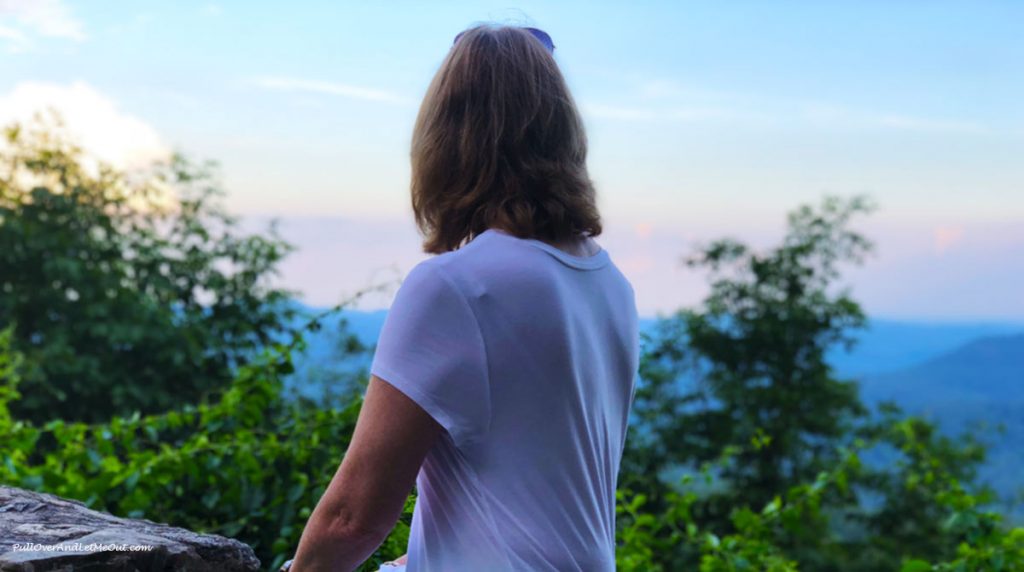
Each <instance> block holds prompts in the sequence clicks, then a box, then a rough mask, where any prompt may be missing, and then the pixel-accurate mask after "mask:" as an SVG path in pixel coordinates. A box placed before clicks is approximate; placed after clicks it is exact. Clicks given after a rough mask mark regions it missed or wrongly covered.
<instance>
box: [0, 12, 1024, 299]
mask: <svg viewBox="0 0 1024 572" xmlns="http://www.w3.org/2000/svg"><path fill="white" fill-rule="evenodd" d="M510 6H514V7H510ZM485 20H497V21H502V22H511V23H518V24H530V25H534V26H538V27H541V28H543V29H545V30H547V31H548V32H549V33H550V34H551V35H552V37H553V38H554V42H555V44H556V46H557V49H556V52H555V53H556V59H557V60H558V62H559V64H560V66H561V67H562V69H563V72H564V73H565V75H566V78H567V80H568V82H569V84H570V87H571V89H572V90H573V92H574V95H575V97H576V99H577V102H578V103H579V104H580V106H581V109H582V111H583V114H584V118H585V120H586V122H587V127H588V130H589V136H590V140H591V156H590V166H591V172H592V175H593V177H594V179H595V181H596V182H597V184H598V190H599V194H600V200H601V207H602V209H603V212H604V213H605V217H606V223H607V229H608V232H607V235H606V236H605V237H604V242H602V241H601V240H600V239H599V242H602V244H603V245H604V246H605V247H606V248H607V249H608V250H609V251H610V252H611V253H612V255H613V257H615V256H618V257H619V258H620V259H621V266H623V268H624V270H625V271H626V272H627V275H628V276H629V277H630V278H631V279H632V280H633V281H634V283H635V285H636V286H637V289H638V294H639V296H640V303H641V309H642V311H644V312H645V313H652V312H655V311H669V310H672V309H675V308H677V307H679V306H680V305H682V304H690V303H693V302H694V301H696V300H698V299H699V297H700V295H701V293H702V291H703V287H702V283H701V279H700V277H699V276H696V275H693V274H691V273H689V272H687V271H685V270H683V269H681V268H679V267H678V264H677V259H678V256H679V255H681V254H683V253H685V252H686V251H687V250H688V249H689V248H690V247H692V244H693V242H694V241H706V240H709V239H712V238H715V237H718V236H721V235H724V234H730V235H734V236H738V237H740V238H745V239H748V240H751V241H754V242H755V243H760V244H767V243H768V242H770V241H771V240H772V239H773V238H777V236H778V233H779V232H780V230H781V224H782V221H783V216H784V213H785V212H786V211H788V210H790V209H792V208H793V207H795V206H796V205H798V204H800V203H802V202H807V201H816V200H818V198H819V197H821V196H822V194H824V193H837V194H850V193H869V194H871V195H872V196H873V197H874V198H875V199H876V200H877V201H878V203H879V204H880V206H881V210H880V211H879V212H878V213H877V214H875V215H873V216H872V217H871V219H870V220H869V221H867V222H866V223H865V224H864V225H863V228H864V229H865V230H866V231H868V232H869V233H870V234H871V235H872V236H873V237H875V238H876V239H877V241H878V243H879V255H878V257H876V258H875V259H873V260H872V261H869V264H868V266H867V267H865V268H864V269H862V270H859V271H857V272H855V273H854V274H853V275H852V276H851V278H852V279H853V283H854V286H855V293H860V298H861V299H862V300H864V302H865V305H866V307H867V309H868V310H869V311H870V312H872V313H876V314H884V315H887V316H897V317H910V318H928V319H943V318H986V319H1000V318H1002V319H1024V296H1021V295H1020V290H1021V285H1024V255H1022V254H1021V253H1022V252H1024V250H1022V248H1024V160H1021V157H1024V74H1022V73H1021V69H1022V68H1021V63H1020V62H1022V61H1024V37H1022V36H1021V34H1020V33H1019V31H1020V24H1021V22H1024V3H1019V2H914V1H896V2H882V1H877V2H872V1H855V2H838V1H837V2H827V3H826V2H810V1H806V2H729V3H722V2H700V3H698V2H640V3H618V4H611V3H601V2H544V3H539V2H520V3H518V4H515V5H512V4H509V3H506V2H501V3H497V2H389V3H369V2H366V3H339V2H301V3H299V2H294V3H280V2H215V3H210V2H173V3H169V2H103V1H90V2H69V1H65V2H59V1H56V0H34V1H26V0H15V1H11V0H7V1H6V2H0V119H2V120H4V121H9V120H10V119H12V118H14V119H17V118H19V117H21V116H23V115H24V114H26V113H27V112H28V111H27V110H28V109H30V108H32V107H33V106H35V105H37V104H40V105H41V104H43V103H51V104H53V105H57V106H60V107H66V108H67V109H68V111H67V114H68V115H69V116H70V117H69V126H70V127H74V126H75V125H74V124H76V123H77V124H78V125H79V128H78V130H79V131H80V132H81V134H82V135H81V136H82V137H83V138H84V139H87V140H88V141H91V142H92V143H93V146H94V147H95V148H96V149H97V153H98V154H100V155H101V156H104V157H106V158H108V159H110V160H115V161H121V162H122V163H124V164H132V162H133V161H139V160H142V159H145V158H148V157H150V156H154V155H158V154H159V153H161V152H163V151H166V149H171V148H174V149H179V150H182V151H185V152H186V153H188V154H190V155H193V156H196V157H203V158H214V159H218V160H219V161H220V162H221V163H222V166H223V170H222V172H223V175H224V182H225V184H226V186H227V188H228V190H229V192H230V196H229V204H230V207H231V209H232V210H234V211H235V212H239V213H243V214H246V215H251V216H253V217H263V216H267V215H272V216H280V217H284V218H285V219H286V222H287V223H288V224H286V225H285V229H286V230H287V229H293V230H292V231H291V232H293V238H294V239H295V240H296V241H297V242H299V245H300V247H302V249H303V250H302V251H300V253H299V254H298V255H297V256H296V258H295V259H294V260H293V261H291V262H290V263H289V265H288V266H286V268H285V270H286V275H285V277H284V279H285V281H286V282H287V283H289V284H291V285H293V286H295V287H298V288H300V289H302V290H303V291H305V292H306V293H307V296H308V299H309V301H311V302H313V303H328V302H330V301H332V300H334V299H337V298H338V297H340V296H342V295H343V294H344V293H345V292H350V291H352V290H353V289H355V288H358V287H359V286H360V285H361V284H362V283H363V282H365V281H366V280H367V279H368V277H369V276H377V275H378V274H379V272H380V271H381V268H383V267H386V266H388V265H392V264H394V265H395V268H396V271H395V272H396V273H397V274H398V275H400V274H401V273H403V272H404V271H407V270H408V268H409V267H410V266H411V264H413V263H415V261H417V260H419V259H421V258H422V255H420V254H419V253H418V252H417V251H416V248H417V243H416V237H415V235H414V234H413V233H412V231H411V226H410V225H411V222H410V221H411V219H410V213H409V210H408V191H407V185H408V164H407V156H408V143H409V135H410V130H411V127H412V122H413V119H414V117H415V113H416V106H417V104H418V101H419V98H420V97H421V96H422V93H423V91H424V89H425V87H426V85H427V83H428V82H429V80H430V77H431V75H432V74H433V72H434V71H435V70H436V68H437V65H438V64H439V63H440V61H441V59H442V58H443V57H444V55H445V52H446V51H447V49H448V47H449V46H450V44H451V39H452V37H453V36H454V35H455V34H456V33H458V31H460V30H461V29H463V28H465V27H467V26H469V25H471V24H473V23H475V22H479V21H485ZM76 117H77V118H78V119H77V120H75V121H72V119H75V118H76ZM310 229H318V230H317V231H316V232H311V231H310ZM367 234H369V235H371V236H372V235H386V236H387V237H389V238H388V239H386V240H384V239H381V240H377V241H374V242H375V244H377V245H378V246H377V247H376V248H375V249H374V250H373V255H372V256H371V255H368V254H367V249H366V248H358V247H354V246H353V244H356V243H357V242H358V240H357V239H355V238H353V237H356V236H359V237H363V236H365V235H367ZM354 241H355V242H354ZM386 303H387V302H386V300H378V302H376V303H370V305H374V304H377V305H386Z"/></svg>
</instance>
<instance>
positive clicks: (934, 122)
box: [801, 103, 989, 134]
mask: <svg viewBox="0 0 1024 572" xmlns="http://www.w3.org/2000/svg"><path fill="white" fill-rule="evenodd" d="M801 115H802V116H803V118H804V119H806V120H808V121H810V122H812V123H814V124H817V125H820V126H822V127H852V128H869V129H879V128H880V129H892V130H898V131H912V132H921V133H949V134H978V133H986V132H988V131H989V129H988V128H987V127H986V126H985V125H982V124H980V123H977V122H973V121H965V120H959V119H947V118H934V117H919V116H913V115H904V114H898V113H876V112H872V111H864V110H859V109H853V108H850V107H846V106H841V105H833V104H820V103H812V104H808V105H804V106H803V111H802V113H801Z"/></svg>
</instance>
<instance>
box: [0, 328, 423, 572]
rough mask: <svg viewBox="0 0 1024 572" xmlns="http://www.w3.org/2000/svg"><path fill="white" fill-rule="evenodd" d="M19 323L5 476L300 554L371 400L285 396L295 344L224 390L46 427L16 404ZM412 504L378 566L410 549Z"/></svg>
mask: <svg viewBox="0 0 1024 572" xmlns="http://www.w3.org/2000/svg"><path fill="white" fill-rule="evenodd" d="M9 339H10V332H9V330H8V331H6V332H4V333H3V334H0V443H3V447H2V448H0V450H2V453H0V482H2V483H4V484H9V485H13V486H19V487H23V488H28V489H35V490H41V491H46V492H49V493H53V494H57V495H60V496H63V497H68V498H74V499H80V500H82V501H84V502H85V503H86V504H87V505H89V506H91V507H93V508H96V509H100V510H106V511H109V512H111V513H114V514H119V515H124V516H129V517H145V518H149V519H153V520H157V521H161V522H168V523H170V524H173V525H176V526H183V527H186V528H190V529H192V530H197V531H201V532H212V533H216V534H222V535H225V536H230V537H234V538H238V539H240V540H242V541H243V542H246V543H248V544H249V545H251V546H252V547H253V549H254V550H255V551H256V554H257V556H258V557H259V558H260V559H261V560H262V562H263V563H264V564H265V565H267V566H273V567H276V566H279V565H280V564H281V562H283V561H284V560H285V559H286V557H290V555H291V554H293V552H294V550H295V547H296V546H297V545H298V540H299V537H300V536H301V534H302V528H303V526H304V524H305V521H306V519H307V518H308V516H309V514H310V513H311V511H312V509H313V507H314V506H316V503H317V501H318V500H319V498H320V495H321V494H322V493H323V491H324V490H325V488H326V486H327V484H328V483H329V482H330V479H331V477H332V476H333V475H334V473H335V471H336V469H337V466H338V464H339V463H340V462H341V459H342V457H343V455H344V452H345V448H346V446H347V445H348V441H349V439H350V437H351V434H352V429H353V427H354V424H355V421H356V418H357V415H358V409H359V406H360V404H361V402H360V401H359V400H358V399H357V400H354V401H352V402H351V403H350V404H348V405H347V406H346V407H345V408H343V409H333V408H322V407H320V406H318V404H316V403H311V402H304V401H289V400H285V399H283V398H282V388H283V378H284V377H285V376H287V375H289V374H290V373H291V372H292V369H293V367H292V361H291V359H292V358H291V356H292V352H293V351H297V350H299V349H301V347H302V341H301V339H298V338H297V339H296V340H294V341H293V342H292V343H291V344H274V345H272V346H271V347H270V348H268V349H267V350H266V351H265V352H263V353H262V354H261V355H260V357H259V358H258V359H256V360H254V361H253V362H252V363H250V364H247V365H245V366H243V367H241V368H240V369H239V372H238V374H237V376H236V377H235V378H234V380H233V381H232V383H231V385H230V386H229V387H228V388H227V389H226V390H225V391H224V392H223V393H222V394H220V395H219V396H218V397H217V399H215V400H212V401H210V402H208V403H201V404H199V405H196V406H185V407H182V408H181V409H178V410H174V411H170V412H165V413H162V414H159V415H149V416H140V415H138V414H135V415H132V416H130V417H115V418H113V419H111V420H110V421H109V422H106V423H101V424H92V425H89V424H85V423H81V422H66V421H61V420H55V421H51V422H49V423H46V424H45V425H43V426H37V425H34V424H32V423H30V422H26V421H19V420H15V419H12V418H11V417H10V415H8V414H7V413H6V406H7V405H8V403H9V402H10V400H12V399H15V398H16V397H17V377H16V371H15V370H14V368H13V365H14V364H15V363H16V361H17V358H16V357H14V356H15V355H16V354H12V353H11V352H10V348H9V347H7V346H5V344H7V345H9V343H8V342H9ZM411 507H412V505H411V503H410V504H409V505H408V511H407V513H406V515H405V516H404V517H403V519H402V521H401V522H400V523H399V525H398V527H396V529H395V531H394V532H393V533H392V535H391V536H390V537H389V539H388V540H387V542H385V544H384V545H383V546H382V547H381V549H380V550H378V552H377V554H376V555H375V556H374V558H373V559H371V561H370V562H368V563H367V567H371V568H370V569H376V568H372V566H374V565H375V564H379V563H381V562H384V561H385V560H388V559H393V558H395V557H397V556H399V555H401V554H402V553H404V551H405V546H406V543H407V540H408V532H409V522H410V520H409V519H410V518H411V514H410V513H411Z"/></svg>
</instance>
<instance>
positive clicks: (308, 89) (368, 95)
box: [251, 77, 412, 105]
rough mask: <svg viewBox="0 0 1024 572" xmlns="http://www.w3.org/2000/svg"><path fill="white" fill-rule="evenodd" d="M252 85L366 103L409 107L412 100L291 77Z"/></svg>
mask: <svg viewBox="0 0 1024 572" xmlns="http://www.w3.org/2000/svg"><path fill="white" fill-rule="evenodd" d="M251 83H252V85H255V86H257V87H260V88H263V89H269V90H276V91H286V92H296V93H315V94H321V95H330V96H334V97H345V98H349V99H362V100H365V101H379V102H381V103H391V104H397V105H409V104H411V103H412V100H411V99H409V98H407V97H403V96H401V95H398V94H396V93H393V92H390V91H387V90H383V89H375V88H369V87H362V86H355V85H349V84H345V83H337V82H330V81H319V80H309V79H298V78H290V77H258V78H254V79H253V80H252V81H251Z"/></svg>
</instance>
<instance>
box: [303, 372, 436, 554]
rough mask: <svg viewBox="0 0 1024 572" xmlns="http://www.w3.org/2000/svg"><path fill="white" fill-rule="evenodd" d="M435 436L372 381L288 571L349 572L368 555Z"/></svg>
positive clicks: (423, 418)
mask: <svg viewBox="0 0 1024 572" xmlns="http://www.w3.org/2000/svg"><path fill="white" fill-rule="evenodd" d="M442 431H443V429H442V427H441V425H439V424H438V423H437V422H436V421H434V419H433V418H432V417H430V415H428V414H427V412H426V411H424V410H423V409H422V408H421V407H420V406H419V405H417V404H416V403H415V402H414V401H412V400H411V399H409V398H408V397H406V396H405V394H403V393H402V392H400V391H398V390H397V389H395V388H394V387H392V386H391V385H390V384H388V383H387V382H386V381H384V380H382V379H380V378H378V377H377V376H371V377H370V383H369V386H368V387H367V390H366V398H365V400H364V402H363V407H362V410H361V411H360V412H359V419H358V420H357V421H356V428H355V432H354V433H353V436H352V443H351V444H350V445H349V448H348V451H347V452H346V453H345V458H344V459H343V460H342V462H341V466H340V467H339V468H338V471H337V473H335V475H334V478H333V479H332V480H331V483H330V485H328V487H327V490H326V491H325V492H324V494H323V496H322V497H321V498H320V502H319V503H317V505H316V509H314V510H313V514H312V515H310V517H309V521H308V522H307V523H306V528H305V530H304V531H303V532H302V538H301V540H300V541H299V547H298V550H297V551H296V553H295V561H294V563H293V564H292V567H291V570H293V571H295V572H315V571H320V570H324V571H326V570H330V571H332V572H333V571H336V570H353V569H355V568H356V567H357V566H359V564H361V563H362V562H363V561H365V560H366V559H367V558H368V557H369V556H370V555H371V554H373V551H374V550H376V549H377V547H378V546H380V544H381V543H382V542H383V541H384V539H385V538H386V537H387V535H388V533H389V532H390V531H391V529H392V528H393V527H394V525H395V523H396V522H397V521H398V518H399V517H400V516H401V514H402V508H403V506H404V504H405V499H406V498H407V497H408V496H409V492H410V491H411V490H412V487H413V485H414V484H415V482H416V474H417V473H418V472H419V469H420V465H422V464H423V459H424V458H425V457H426V455H427V452H428V451H429V450H430V448H431V447H433V445H434V443H435V442H436V441H437V438H438V437H439V436H440V434H441V432H442Z"/></svg>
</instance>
